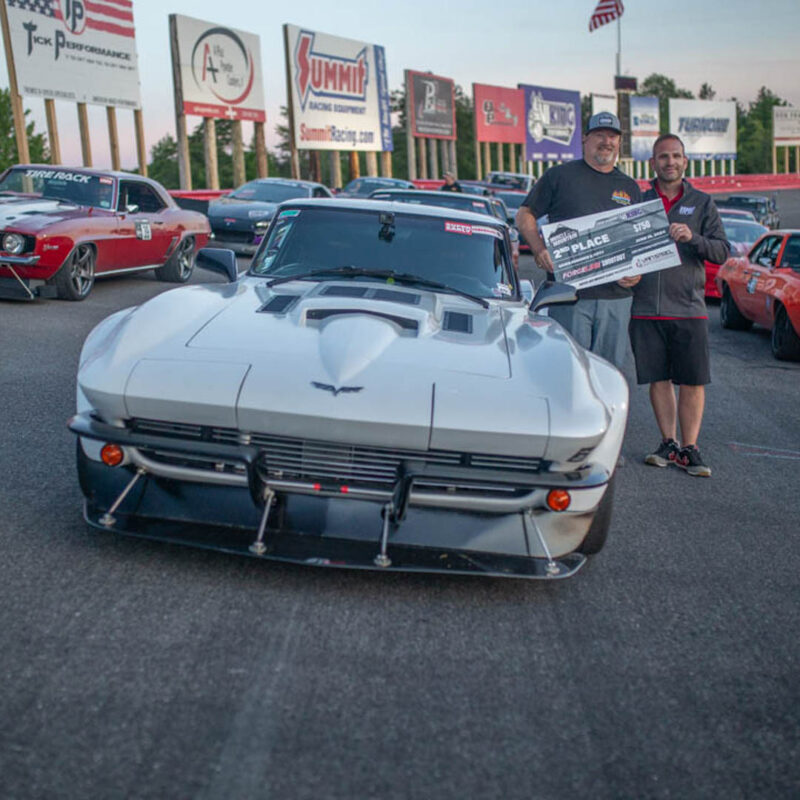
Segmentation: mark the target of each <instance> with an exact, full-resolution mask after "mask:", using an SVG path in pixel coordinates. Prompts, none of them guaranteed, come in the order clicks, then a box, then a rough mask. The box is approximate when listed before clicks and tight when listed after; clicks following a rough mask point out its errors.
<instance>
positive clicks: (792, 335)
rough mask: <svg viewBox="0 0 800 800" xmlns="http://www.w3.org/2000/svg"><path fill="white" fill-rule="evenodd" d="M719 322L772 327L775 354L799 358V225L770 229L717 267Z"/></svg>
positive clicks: (733, 326) (726, 325) (736, 327)
mask: <svg viewBox="0 0 800 800" xmlns="http://www.w3.org/2000/svg"><path fill="white" fill-rule="evenodd" d="M716 282H717V288H718V290H719V292H720V294H721V295H722V301H721V303H720V307H719V318H720V322H721V323H722V327H723V328H730V329H733V330H747V329H748V328H750V327H751V325H752V324H753V323H754V322H755V323H756V324H758V325H763V326H764V327H765V328H770V329H771V330H772V354H773V355H774V356H775V358H780V359H788V360H793V361H794V360H800V230H782V231H780V230H779V231H770V232H769V233H767V234H765V235H764V236H762V237H761V238H760V239H759V240H758V241H757V242H756V243H755V244H754V245H753V247H752V249H751V250H750V252H749V253H748V254H747V255H746V256H742V257H738V258H736V257H734V258H729V259H728V260H727V261H726V262H725V263H724V264H723V265H722V266H721V267H720V268H719V272H718V273H717V278H716Z"/></svg>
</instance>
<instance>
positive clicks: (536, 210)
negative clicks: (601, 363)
mask: <svg viewBox="0 0 800 800" xmlns="http://www.w3.org/2000/svg"><path fill="white" fill-rule="evenodd" d="M619 142H620V124H619V119H617V117H616V115H615V114H610V113H608V112H602V113H600V114H595V115H594V116H593V117H592V118H591V119H590V120H589V124H588V125H587V126H586V133H585V135H584V137H583V158H582V159H581V160H580V161H569V162H567V163H565V164H559V165H558V166H555V167H551V168H550V169H549V170H547V172H545V173H544V175H542V177H541V178H540V179H539V180H538V181H537V182H536V184H535V185H534V187H533V189H531V191H530V193H529V194H528V196H527V197H526V198H525V200H524V201H523V202H522V205H521V206H520V208H519V211H518V212H517V227H518V228H519V231H520V233H521V234H522V235H523V236H524V237H525V239H526V241H527V242H528V243H529V244H530V246H531V251H532V252H533V257H534V258H535V259H536V263H537V264H538V265H539V266H540V267H541V268H542V269H544V270H546V271H547V272H549V273H551V275H552V272H553V262H552V259H551V258H550V254H549V253H548V252H547V247H546V246H545V243H544V240H543V239H542V237H541V235H540V233H539V229H538V225H537V220H540V219H541V218H542V217H544V216H547V221H548V222H560V221H562V220H568V219H574V218H575V217H583V216H585V215H587V214H596V213H598V212H600V211H609V210H611V209H615V208H618V207H619V206H621V205H622V206H627V205H631V204H633V203H639V202H641V192H640V190H639V185H638V184H637V183H636V181H635V180H633V178H629V177H628V176H627V175H625V174H623V173H622V172H620V170H618V169H617V168H616V167H615V166H614V165H615V164H616V161H617V158H618V156H619ZM639 280H640V276H638V275H637V276H635V277H632V278H623V279H622V280H620V281H617V282H616V283H607V284H604V285H602V286H592V287H590V288H588V289H581V290H580V291H579V292H578V302H577V303H576V304H575V305H573V306H554V307H552V308H551V309H550V312H549V313H550V316H551V317H552V318H553V319H555V320H557V321H558V322H559V323H561V325H563V326H564V327H565V328H566V329H567V330H568V331H569V332H570V334H572V336H573V337H574V338H575V339H576V341H577V342H578V343H579V344H581V345H582V346H583V347H585V348H586V349H587V350H591V351H592V352H594V353H597V354H598V355H599V356H602V357H603V358H605V359H606V360H607V361H610V362H611V363H612V364H614V365H615V366H617V367H618V368H622V365H623V364H624V363H625V357H626V355H627V351H628V322H629V320H630V315H631V287H632V286H634V285H635V284H637V283H638V282H639Z"/></svg>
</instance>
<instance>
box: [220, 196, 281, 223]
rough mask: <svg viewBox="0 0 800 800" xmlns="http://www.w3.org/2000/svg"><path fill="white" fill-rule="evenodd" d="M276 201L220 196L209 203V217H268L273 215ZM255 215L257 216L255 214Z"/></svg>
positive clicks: (276, 205)
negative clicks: (267, 201)
mask: <svg viewBox="0 0 800 800" xmlns="http://www.w3.org/2000/svg"><path fill="white" fill-rule="evenodd" d="M277 207H278V204H277V203H265V202H262V201H260V200H236V199H233V198H228V197H222V198H220V199H219V200H215V201H214V202H213V203H209V206H208V216H209V217H236V218H237V219H242V218H244V219H268V218H269V217H272V216H274V215H275V209H276V208H277ZM256 215H257V216H256Z"/></svg>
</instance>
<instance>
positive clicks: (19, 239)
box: [3, 233, 25, 255]
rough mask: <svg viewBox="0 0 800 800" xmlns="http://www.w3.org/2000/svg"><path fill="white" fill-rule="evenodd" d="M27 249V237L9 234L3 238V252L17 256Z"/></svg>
mask: <svg viewBox="0 0 800 800" xmlns="http://www.w3.org/2000/svg"><path fill="white" fill-rule="evenodd" d="M24 249H25V237H24V236H20V235H19V234H18V233H7V234H6V235H5V236H4V237H3V250H5V251H6V253H12V254H14V255H16V254H17V253H21V252H22V251H23V250H24Z"/></svg>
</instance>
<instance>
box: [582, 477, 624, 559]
mask: <svg viewBox="0 0 800 800" xmlns="http://www.w3.org/2000/svg"><path fill="white" fill-rule="evenodd" d="M616 477H617V476H616V473H615V474H614V475H612V476H611V480H610V481H609V482H608V488H607V489H606V493H605V494H604V495H603V499H602V500H601V501H600V505H599V506H598V507H597V511H596V512H595V515H594V519H593V520H592V524H591V525H590V526H589V532H588V533H587V534H586V538H585V539H584V540H583V541H582V542H581V546H580V547H579V548H578V552H579V553H583V554H584V555H586V556H593V555H595V553H599V552H600V551H601V550H602V549H603V545H604V544H605V543H606V539H607V538H608V531H609V528H610V527H611V512H612V511H613V509H614V482H615V480H616Z"/></svg>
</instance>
